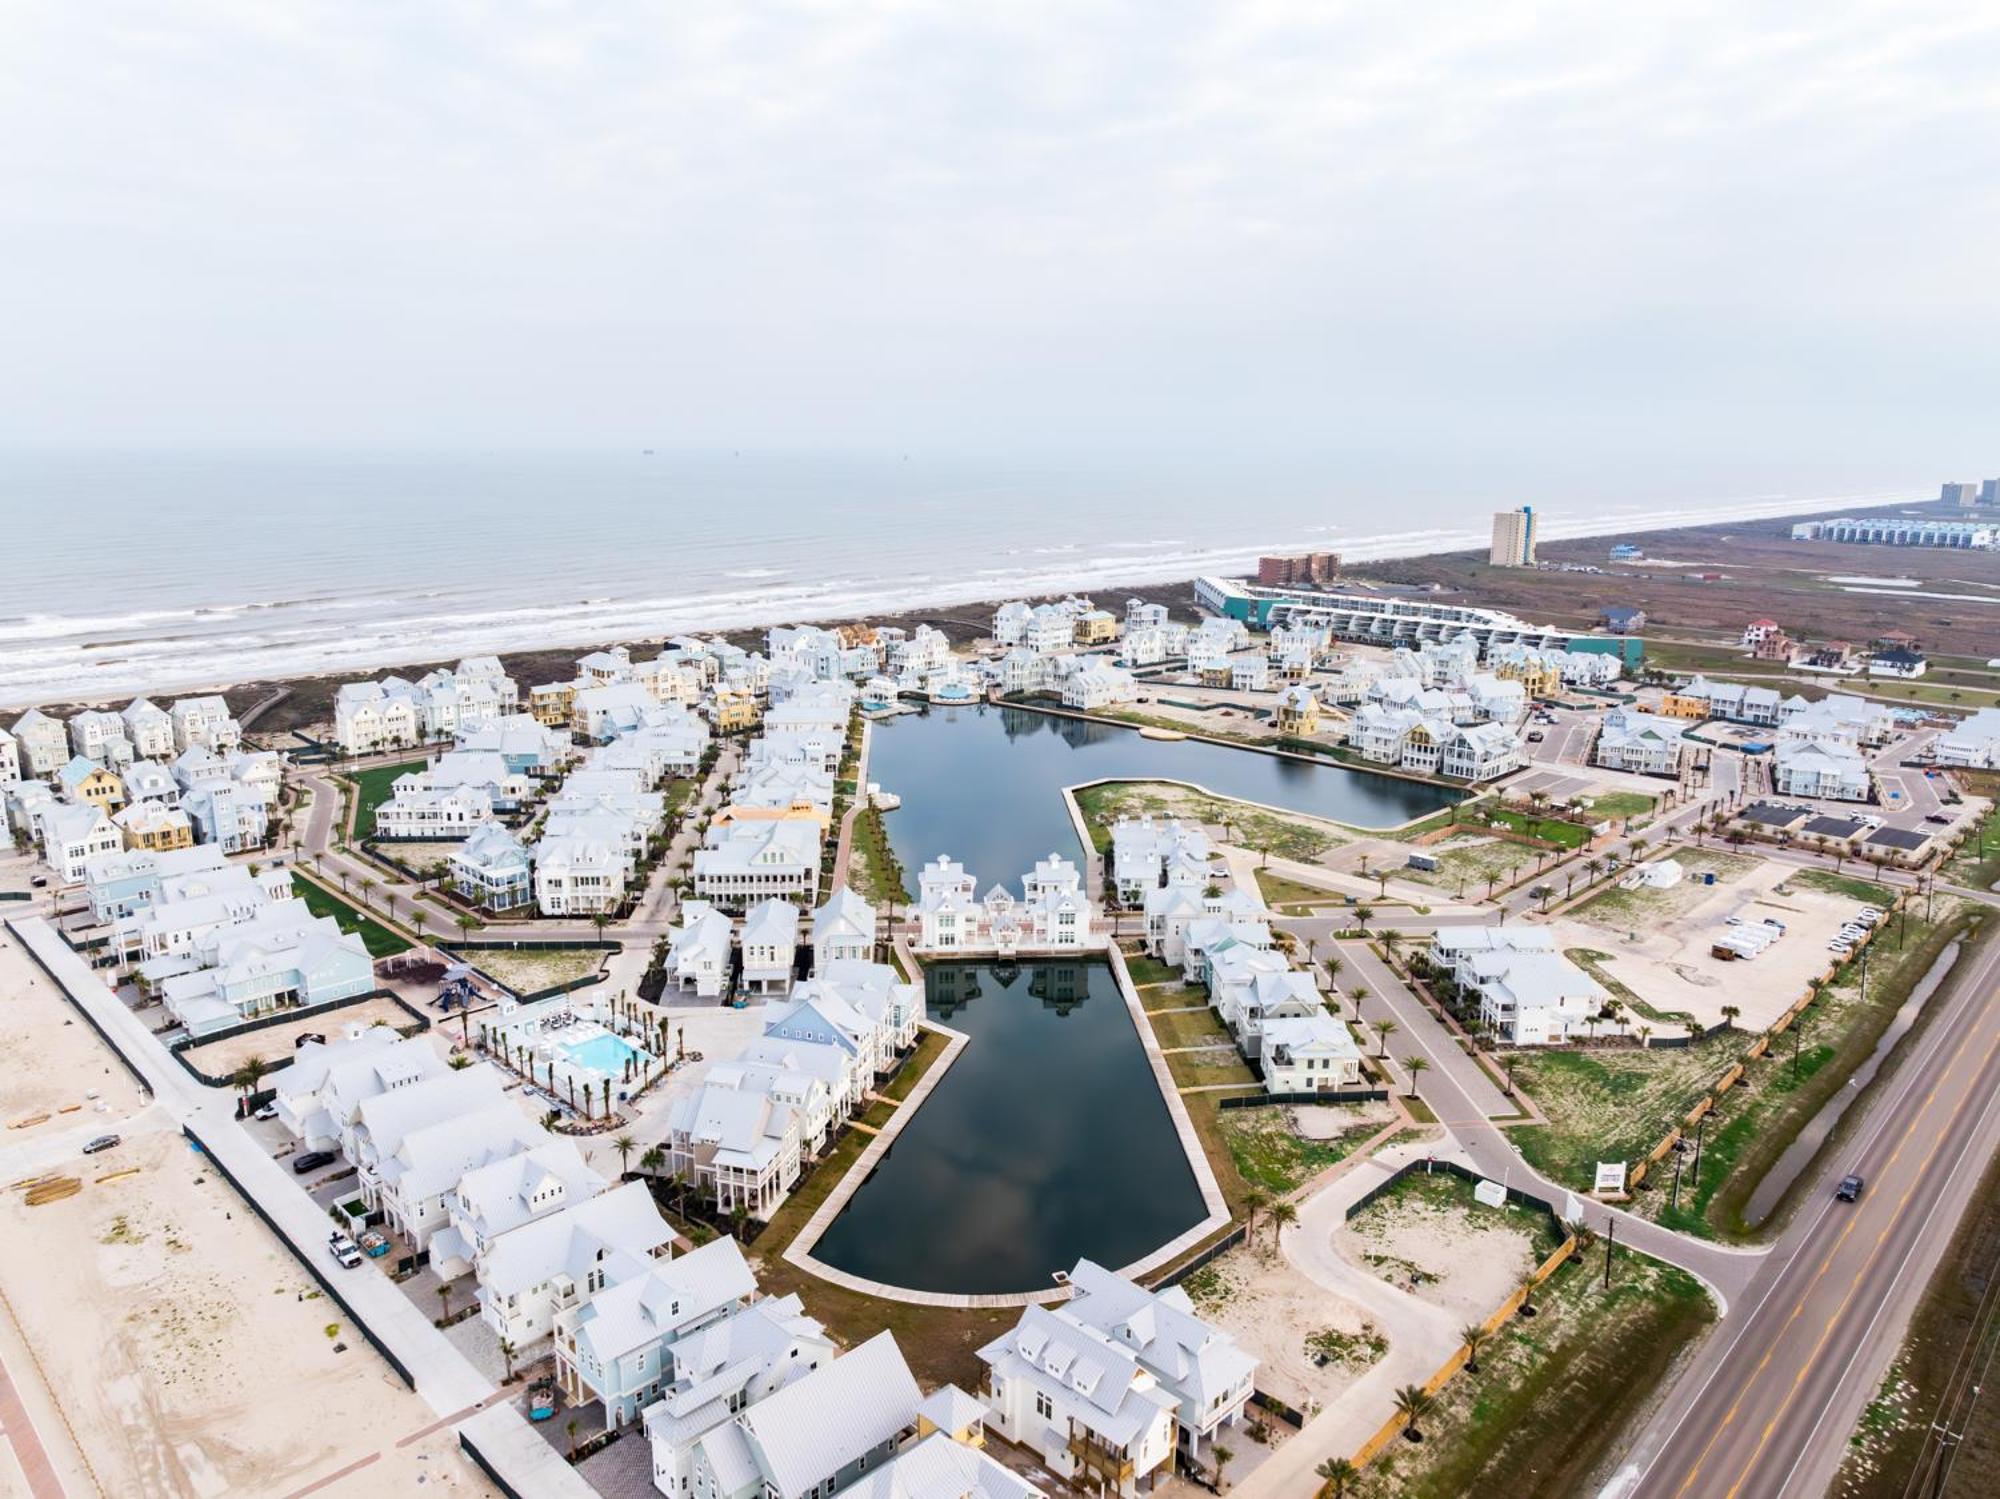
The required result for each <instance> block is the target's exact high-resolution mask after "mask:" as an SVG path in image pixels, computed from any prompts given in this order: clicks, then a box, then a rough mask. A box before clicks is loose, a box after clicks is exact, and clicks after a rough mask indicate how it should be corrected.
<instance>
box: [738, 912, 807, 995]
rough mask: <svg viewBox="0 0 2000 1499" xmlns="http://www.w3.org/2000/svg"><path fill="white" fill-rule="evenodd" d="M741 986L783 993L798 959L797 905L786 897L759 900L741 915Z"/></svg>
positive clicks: (762, 991) (749, 991)
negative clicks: (784, 898) (783, 898)
mask: <svg viewBox="0 0 2000 1499" xmlns="http://www.w3.org/2000/svg"><path fill="white" fill-rule="evenodd" d="M742 947H743V988H744V990H745V992H746V993H750V994H783V993H785V992H786V991H788V990H789V989H790V988H791V987H792V970H793V967H794V965H795V964H796V963H797V962H798V951H799V908H798V907H797V906H795V905H793V904H792V903H791V902H790V901H788V900H766V901H760V902H759V903H758V904H756V905H754V906H752V907H751V908H750V910H749V912H748V913H747V914H746V915H745V916H744V918H743V933H742Z"/></svg>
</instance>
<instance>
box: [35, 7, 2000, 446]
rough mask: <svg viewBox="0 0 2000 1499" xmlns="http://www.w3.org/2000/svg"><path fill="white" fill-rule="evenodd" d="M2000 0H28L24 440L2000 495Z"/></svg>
mask: <svg viewBox="0 0 2000 1499" xmlns="http://www.w3.org/2000/svg"><path fill="white" fill-rule="evenodd" d="M1996 77H2000V6H1994V5H1990V4H1981V3H1977V0H1962V3H1959V4H1948V5H1947V4H1926V3H1921V0H1895V3H1883V4H1842V3H1838V0H1817V3H1801V4H1796V5H1787V6H1776V5H1752V4H1745V3H1743V0H1723V3H1702V0H1677V3H1672V4H1668V3H1664V0H1654V3H1652V4H1650V5H1625V4H1611V5H1607V4H1603V3H1601V0H1595V3H1582V4H1533V3H1526V0H1507V3H1495V0H1465V3H1458V0H1433V3H1426V4H1422V5H1396V4H1390V3H1372V4H1340V3H1296V4H1294V3H1282V0H1273V3H1258V0H1233V3H1229V4H1223V5H1214V6H1208V5H1192V4H1177V3H1173V0H1144V3H1135V4H1129V5H1125V4H1089V3H1081V0H1069V3H1064V4H1039V3H1033V0H997V3H989V4H973V3H967V0H937V3H921V0H916V3H913V0H890V3H879V4H851V5H835V4H824V3H822V4H796V5H795V4H779V3H768V0H766V3H759V0H749V3H745V4H741V5H736V4H716V5H702V4H693V3H677V4H672V5H660V6H642V5H639V4H624V3H618V4H612V3H602V0H598V3H578V4H560V3H544V4H537V5H519V4H515V5H505V6H499V5H496V6H493V7H483V6H475V5H470V4H460V5H453V4H437V5H423V4H402V3H394V4H389V3H385V4H373V5H371V4H364V3H356V0H340V3H327V4H297V3H286V0H176V3H174V4H171V5H162V4H159V3H157V0H142V3H117V0H75V3H64V0H43V3H25V0H0V181H4V183H5V188H4V191H0V442H7V443H24V442H38V441H54V442H59V443H81V444H113V443H120V444H133V443H150V442H163V441H198V442H210V441H222V442H229V441H239V440H257V441H280V442H304V443H338V444H343V445H346V444H363V445H366V444H399V445H400V444H418V445H444V446H449V445H452V444H473V445H512V444H526V445H548V446H554V447H561V446H572V445H586V446H588V445H602V444H611V445H617V446H620V447H623V446H625V445H628V444H633V443H641V444H644V445H658V446H660V447H662V448H666V447H672V446H675V445H688V446H702V447H708V446H716V445H720V446H723V447H728V446H731V445H743V446H746V447H747V446H751V445H762V446H767V447H787V448H794V449H803V450H811V449H816V448H818V449H832V448H842V449H848V450H857V451H862V452H868V451H892V450H911V449H914V450H919V451H923V452H928V453H939V452H962V453H977V452H982V451H1009V452H1014V453H1035V452H1048V453H1051V454H1061V453H1092V454H1098V455H1113V456H1114V457H1115V456H1116V455H1118V454H1121V453H1128V452H1139V451H1170V452H1182V453H1186V454H1188V455H1190V456H1196V457H1198V456H1200V455H1202V454H1204V453H1212V452H1220V453H1228V452H1232V451H1242V450H1258V451H1267V452H1271V453H1281V454H1296V455H1302V456H1307V457H1317V456H1319V455H1327V454H1334V455H1337V454H1339V453H1340V452H1342V451H1343V450H1347V449H1359V448H1363V447H1366V448H1370V449H1373V450H1375V451H1378V452H1386V453H1403V452H1406V453H1409V454H1411V455H1417V456H1423V455H1436V456H1437V457H1438V460H1439V461H1474V462H1476V461H1478V460H1479V459H1480V458H1481V457H1482V456H1483V455H1486V454H1490V453H1497V452H1503V451H1521V450H1527V449H1534V448H1539V447H1548V448H1555V447H1562V448H1565V449H1567V450H1569V451H1571V452H1573V453H1575V452H1582V453H1588V454H1601V455H1602V456H1603V457H1604V458H1606V459H1607V460H1616V459H1626V460H1632V461H1640V460H1645V459H1647V458H1648V457H1650V456H1654V455H1661V454H1670V453H1678V454H1683V455H1685V454H1694V455H1698V456H1701V457H1704V458H1706V459H1712V460H1714V461H1715V462H1717V463H1719V464H1722V465H1724V466H1726V465H1727V464H1729V463H1732V462H1737V461H1740V462H1742V463H1743V464H1744V465H1745V466H1746V467H1751V466H1768V465H1774V464H1775V465H1779V466H1782V465H1783V464H1785V463H1787V462H1790V461H1794V460H1801V459H1803V458H1805V457H1806V456H1808V455H1810V456H1811V457H1813V458H1814V459H1815V460H1825V459H1828V458H1831V459H1833V460H1835V461H1837V462H1852V463H1854V464H1855V465H1857V466H1859V467H1872V468H1875V469H1880V468H1885V467H1886V468H1896V469H1903V470H1909V469H1914V470H1916V471H1918V472H1929V471H1932V470H1935V471H1937V472H1938V474H1939V475H1940V477H1942V476H1943V475H1944V474H1946V473H1952V474H1956V473H1957V471H1958V470H1959V469H1961V468H1962V469H1964V471H1965V474H1966V475H1967V476H1977V475H1979V474H1983V473H1987V472H1993V471H2000V424H1996V422H1995V421H1994V413H1995V407H1996V401H1995V397H1996V392H2000V383H1996V380H1995V376H1996V373H2000V369H1996V366H2000V315H1996V313H1997V312H2000V309H1996V300H2000V274H1996V267H2000V213H1996V206H2000V205H1996V196H1997V195H2000V88H1996V86H1995V83H1994V80H1995V78H1996Z"/></svg>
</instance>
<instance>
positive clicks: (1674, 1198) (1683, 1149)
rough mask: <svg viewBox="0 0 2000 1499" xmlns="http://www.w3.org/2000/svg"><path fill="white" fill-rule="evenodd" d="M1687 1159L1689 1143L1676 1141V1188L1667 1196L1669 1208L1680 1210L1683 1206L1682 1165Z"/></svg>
mask: <svg viewBox="0 0 2000 1499" xmlns="http://www.w3.org/2000/svg"><path fill="white" fill-rule="evenodd" d="M1686 1159H1687V1141H1685V1140H1676V1141H1674V1186H1673V1190H1672V1191H1671V1192H1669V1193H1668V1194H1667V1207H1668V1208H1669V1209H1670V1210H1678V1209H1679V1207H1680V1205H1681V1163H1682V1162H1683V1161H1685V1160H1686Z"/></svg>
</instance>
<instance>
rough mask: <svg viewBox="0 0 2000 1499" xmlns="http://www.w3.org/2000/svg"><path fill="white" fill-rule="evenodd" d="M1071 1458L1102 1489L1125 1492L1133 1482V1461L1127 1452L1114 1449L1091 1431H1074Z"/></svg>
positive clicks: (1070, 1439) (1070, 1440) (1117, 1448)
mask: <svg viewBox="0 0 2000 1499" xmlns="http://www.w3.org/2000/svg"><path fill="white" fill-rule="evenodd" d="M1069 1455H1070V1456H1071V1457H1073V1458H1075V1459H1076V1463H1077V1466H1078V1467H1079V1468H1081V1469H1082V1470H1083V1471H1084V1472H1085V1473H1088V1474H1089V1475H1090V1476H1091V1477H1092V1478H1094V1479H1096V1480H1097V1482H1098V1485H1099V1486H1100V1487H1101V1488H1106V1489H1124V1488H1126V1487H1128V1486H1129V1485H1130V1484H1131V1483H1132V1481H1133V1477H1134V1470H1133V1465H1132V1459H1131V1457H1130V1456H1129V1455H1128V1454H1127V1453H1126V1451H1125V1449H1124V1448H1122V1447H1113V1446H1111V1445H1110V1444H1109V1443H1107V1442H1105V1441H1103V1440H1101V1439H1100V1438H1098V1437H1096V1436H1093V1435H1092V1434H1091V1433H1090V1432H1088V1431H1082V1430H1077V1429H1075V1428H1072V1429H1071V1431H1070V1435H1069Z"/></svg>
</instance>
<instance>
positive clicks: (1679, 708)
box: [1660, 692, 1708, 718]
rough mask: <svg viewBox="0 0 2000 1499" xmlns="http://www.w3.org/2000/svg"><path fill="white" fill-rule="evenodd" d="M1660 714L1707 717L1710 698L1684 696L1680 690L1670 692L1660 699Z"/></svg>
mask: <svg viewBox="0 0 2000 1499" xmlns="http://www.w3.org/2000/svg"><path fill="white" fill-rule="evenodd" d="M1660 714H1661V716H1662V717H1665V718H1706V717H1708V699H1707V698H1705V697H1683V696H1682V695H1681V694H1680V693H1678V692H1670V693H1668V694H1667V695H1666V696H1665V697H1663V698H1661V699H1660Z"/></svg>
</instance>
